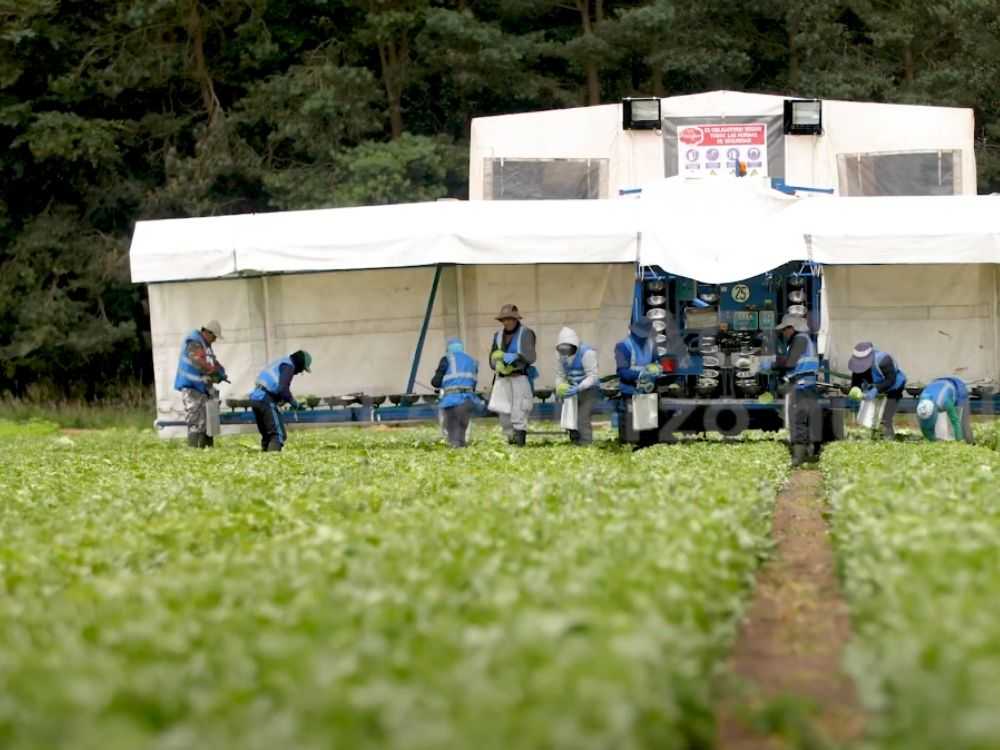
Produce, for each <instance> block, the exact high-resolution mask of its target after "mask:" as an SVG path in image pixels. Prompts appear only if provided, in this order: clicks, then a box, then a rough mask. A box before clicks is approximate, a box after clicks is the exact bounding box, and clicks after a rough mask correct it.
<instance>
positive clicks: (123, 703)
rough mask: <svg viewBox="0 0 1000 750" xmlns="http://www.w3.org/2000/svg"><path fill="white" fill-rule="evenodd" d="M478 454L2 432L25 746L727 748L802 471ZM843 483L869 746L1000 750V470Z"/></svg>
mask: <svg viewBox="0 0 1000 750" xmlns="http://www.w3.org/2000/svg"><path fill="white" fill-rule="evenodd" d="M477 429H478V428H477ZM476 437H477V440H476V442H475V443H474V444H473V446H472V447H471V448H469V449H468V450H466V451H451V450H448V449H447V448H445V447H444V446H443V445H442V444H441V441H440V439H439V435H438V434H437V433H436V431H434V430H431V429H406V430H381V431H379V430H366V431H360V430H351V429H330V430H317V431H307V432H297V433H295V434H293V436H292V441H291V444H290V446H289V448H288V449H287V450H286V452H284V453H282V454H269V455H263V454H261V453H260V452H259V450H258V449H257V447H256V446H257V441H256V438H254V437H252V436H247V437H241V438H224V439H222V440H220V441H218V442H219V447H217V448H216V449H215V450H213V451H201V452H197V451H190V450H188V449H186V448H185V447H184V446H183V445H182V444H181V443H180V442H164V441H160V440H158V439H157V438H156V437H155V436H154V435H153V434H151V433H149V432H139V431H135V432H126V431H107V432H93V433H84V434H75V435H66V434H63V433H61V432H59V431H58V430H56V429H55V428H53V427H49V426H46V425H41V424H35V425H28V426H17V427H15V426H12V425H10V424H4V423H0V464H2V472H0V535H2V540H3V543H2V545H0V747H3V748H4V749H5V750H7V749H11V750H13V749H21V748H74V749H77V748H79V749H83V750H90V749H94V750H96V749H97V748H101V749H102V750H104V749H108V750H119V749H125V748H130V749H131V748H163V749H164V750H166V749H172V748H177V749H178V750H180V749H184V750H187V749H189V748H220V749H221V748H261V749H263V748H279V747H283V748H289V749H293V748H294V749H296V750H298V749H299V748H309V749H311V748H315V749H316V750H320V749H321V748H322V749H324V750H326V749H328V748H333V747H337V748H352V749H353V748H358V749H364V748H390V749H393V748H406V749H407V750H423V749H426V750H431V749H434V750H440V749H445V750H448V749H451V748H456V749H457V748H478V749H480V750H488V749H491V748H497V749H499V748H539V749H541V748H544V749H546V750H548V749H552V750H561V749H566V750H588V749H593V750H607V749H611V748H613V749H615V750H633V749H635V750H637V749H639V748H709V747H712V746H713V744H714V738H715V724H714V722H715V719H714V708H715V706H716V704H717V702H718V700H719V685H720V683H721V682H723V681H724V680H722V679H721V678H722V677H724V676H725V675H724V672H725V665H726V659H727V655H728V653H729V650H730V648H731V646H732V643H733V639H734V637H735V634H736V630H737V624H738V621H739V617H740V615H741V612H742V609H743V607H744V606H745V605H746V602H747V601H748V596H749V594H750V592H751V590H752V587H753V582H754V575H755V572H756V571H757V568H758V566H759V564H760V562H761V560H762V559H763V558H765V557H766V556H767V555H768V553H769V551H770V549H771V546H772V542H771V539H770V534H769V532H770V520H771V512H772V509H773V507H774V502H775V498H776V495H777V493H778V492H779V491H780V489H781V487H782V485H783V483H784V481H785V479H786V478H787V476H788V468H787V462H788V456H787V449H786V447H785V446H784V445H783V444H782V443H780V442H777V441H774V440H770V439H767V440H752V439H748V440H744V441H740V442H728V441H727V442H719V441H715V442H707V441H706V442H700V441H692V442H689V443H685V444H681V445H675V446H658V447H655V448H651V449H647V450H643V451H639V452H636V453H632V452H630V451H628V450H625V449H622V448H619V447H618V446H616V445H614V444H613V443H612V442H611V441H610V440H607V441H606V442H604V443H603V444H599V446H598V447H595V448H593V449H574V448H571V447H569V446H567V445H565V444H564V443H562V442H561V441H560V442H558V443H556V442H553V443H549V444H545V443H537V444H529V447H528V448H525V449H520V450H518V449H515V448H511V447H509V446H507V445H506V444H505V443H504V442H502V440H501V439H500V437H499V434H495V433H493V432H488V431H482V430H481V431H479V432H477V433H476ZM822 470H823V472H824V478H825V483H826V487H827V492H828V497H829V502H830V506H829V509H830V524H831V527H832V531H833V535H834V542H835V547H836V550H837V553H838V555H839V564H840V565H841V568H842V574H843V579H844V584H845V589H846V592H847V596H848V600H849V603H850V605H851V610H852V619H853V621H854V623H855V632H856V638H855V640H854V641H853V642H852V643H851V644H850V647H849V651H848V658H849V664H848V666H849V668H850V671H851V673H852V674H853V675H854V676H855V678H856V680H857V681H858V685H859V688H860V692H861V696H862V698H863V700H864V703H865V707H866V709H867V710H868V711H869V712H870V713H871V715H872V717H873V718H872V719H871V720H869V721H868V725H869V738H868V739H867V740H866V743H867V744H866V747H868V746H871V747H885V748H928V749H930V748H945V747H947V748H968V749H969V750H973V749H975V750H978V749H980V748H982V749H986V748H995V747H1000V739H998V738H1000V718H998V717H1000V690H997V689H996V685H997V684H1000V683H998V678H997V675H1000V574H998V571H1000V553H998V540H1000V510H998V501H997V496H998V494H1000V493H998V492H997V478H998V477H1000V454H998V453H994V452H992V451H990V450H987V449H985V448H982V447H970V446H964V445H963V446H957V445H956V446H948V445H945V446H942V445H935V446H931V445H926V446H925V445H919V444H882V443H880V444H871V443H864V442H849V443H844V444H841V445H838V446H835V447H834V448H831V449H830V450H829V451H828V452H827V454H826V455H825V456H824V459H823V463H822Z"/></svg>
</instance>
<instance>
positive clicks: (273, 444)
mask: <svg viewBox="0 0 1000 750" xmlns="http://www.w3.org/2000/svg"><path fill="white" fill-rule="evenodd" d="M264 450H265V451H266V452H267V453H281V443H280V442H278V438H276V437H273V438H271V440H270V441H269V442H268V444H267V446H266V447H265V448H264Z"/></svg>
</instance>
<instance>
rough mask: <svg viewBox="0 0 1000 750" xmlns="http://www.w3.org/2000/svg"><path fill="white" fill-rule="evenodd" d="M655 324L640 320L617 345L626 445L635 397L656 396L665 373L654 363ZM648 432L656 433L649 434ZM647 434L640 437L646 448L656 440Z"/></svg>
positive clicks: (620, 429) (621, 435)
mask: <svg viewBox="0 0 1000 750" xmlns="http://www.w3.org/2000/svg"><path fill="white" fill-rule="evenodd" d="M654 351H655V350H654V348H653V322H652V321H651V320H649V318H639V319H638V320H635V321H633V322H632V324H631V325H630V326H629V335H628V336H626V337H625V338H624V339H622V340H621V341H619V342H618V343H617V344H615V372H616V373H617V374H618V382H619V390H620V391H621V394H622V398H621V400H619V401H618V404H617V406H616V411H617V412H618V436H619V438H620V439H621V440H622V441H623V442H624V441H625V438H626V436H627V435H629V434H631V432H630V431H631V429H632V425H631V422H630V420H631V419H632V410H633V405H632V397H633V396H635V395H636V394H640V393H652V392H653V390H654V389H655V387H656V379H657V378H658V377H659V376H660V374H661V373H662V372H663V370H662V369H661V368H660V366H659V364H657V363H656V362H655V361H654V356H653V355H654ZM647 432H655V431H652V430H649V431H647ZM644 435H646V432H640V433H639V445H640V446H642V445H646V444H648V441H650V440H651V439H652V438H651V437H649V436H648V435H647V436H646V437H643V436H644Z"/></svg>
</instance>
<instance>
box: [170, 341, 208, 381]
mask: <svg viewBox="0 0 1000 750" xmlns="http://www.w3.org/2000/svg"><path fill="white" fill-rule="evenodd" d="M191 344H198V345H199V346H202V347H204V349H205V352H206V353H207V354H208V357H209V360H210V361H212V360H214V359H215V353H214V352H213V351H212V347H211V346H210V345H209V343H208V342H207V341H205V337H204V336H202V335H201V331H191V333H189V334H188V335H187V336H185V337H184V342H183V343H182V344H181V356H180V360H179V361H178V363H177V375H176V376H175V377H174V390H177V391H182V390H184V389H185V388H193V389H194V390H196V391H200V392H201V393H208V386H209V384H210V383H211V382H212V378H211V376H209V375H205V374H204V373H202V371H201V370H199V369H198V367H197V366H196V365H195V363H194V362H192V361H191V360H190V359H189V358H188V347H189V346H190V345H191Z"/></svg>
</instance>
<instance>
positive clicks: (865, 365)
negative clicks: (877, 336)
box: [847, 341, 906, 438]
mask: <svg viewBox="0 0 1000 750" xmlns="http://www.w3.org/2000/svg"><path fill="white" fill-rule="evenodd" d="M847 367H848V369H849V370H850V371H851V392H850V394H849V395H850V398H852V399H854V400H860V399H862V398H863V399H864V400H866V401H874V400H875V399H876V398H878V397H879V396H885V398H886V404H885V412H883V414H882V434H883V435H884V436H885V437H887V438H892V437H894V436H895V434H896V431H895V429H894V427H893V420H894V419H895V417H896V412H897V411H898V410H899V400H900V399H901V398H902V397H903V389H904V388H905V387H906V373H904V372H903V370H902V369H900V367H899V365H898V364H897V363H896V360H895V359H893V357H892V355H890V354H887V353H886V352H882V351H879V350H878V349H876V348H875V346H874V345H873V344H872V342H870V341H862V342H861V343H859V344H858V345H857V346H855V347H854V351H853V352H852V354H851V358H850V360H848V362H847Z"/></svg>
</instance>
